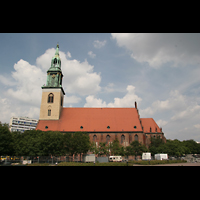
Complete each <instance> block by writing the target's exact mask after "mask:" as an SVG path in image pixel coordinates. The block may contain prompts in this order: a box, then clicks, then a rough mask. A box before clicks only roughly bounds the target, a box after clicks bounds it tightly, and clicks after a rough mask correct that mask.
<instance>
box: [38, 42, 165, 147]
mask: <svg viewBox="0 0 200 200" xmlns="http://www.w3.org/2000/svg"><path fill="white" fill-rule="evenodd" d="M62 79H63V74H62V70H61V59H60V56H59V45H57V48H56V52H55V56H54V57H53V58H52V60H51V67H50V68H49V69H48V71H47V82H46V85H44V86H42V100H41V106H40V117H39V121H38V124H37V128H36V129H37V130H42V131H60V132H63V133H73V132H80V131H83V132H87V133H89V137H90V141H91V142H92V141H94V142H95V143H96V145H98V144H99V142H106V143H107V144H108V143H110V142H112V141H113V140H114V139H115V138H118V140H119V142H120V144H121V145H123V146H124V147H126V146H128V145H129V144H130V143H131V142H133V141H135V140H137V141H139V142H141V143H142V144H144V145H146V146H147V147H148V146H149V144H150V138H151V137H160V138H162V139H163V141H164V142H166V138H165V136H164V133H163V131H162V128H160V127H158V125H157V124H156V122H155V121H154V119H153V118H140V115H139V110H138V108H137V103H136V102H135V107H134V108H133V107H130V108H76V107H75V108H73V107H67V108H65V107H63V102H64V95H65V92H64V90H63V87H62Z"/></svg>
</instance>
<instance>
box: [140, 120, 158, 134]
mask: <svg viewBox="0 0 200 200" xmlns="http://www.w3.org/2000/svg"><path fill="white" fill-rule="evenodd" d="M140 119H141V122H142V126H143V131H144V133H149V132H152V133H156V132H157V133H161V130H160V128H159V126H158V125H157V124H156V122H155V121H154V119H153V118H140ZM150 127H151V131H150Z"/></svg>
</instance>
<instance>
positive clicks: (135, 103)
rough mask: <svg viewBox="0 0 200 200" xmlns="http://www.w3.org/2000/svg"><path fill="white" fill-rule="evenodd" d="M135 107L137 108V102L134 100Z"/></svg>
mask: <svg viewBox="0 0 200 200" xmlns="http://www.w3.org/2000/svg"><path fill="white" fill-rule="evenodd" d="M135 108H136V109H137V102H136V101H135Z"/></svg>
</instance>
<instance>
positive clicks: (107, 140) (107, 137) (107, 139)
mask: <svg viewBox="0 0 200 200" xmlns="http://www.w3.org/2000/svg"><path fill="white" fill-rule="evenodd" d="M108 142H110V135H107V136H106V144H108Z"/></svg>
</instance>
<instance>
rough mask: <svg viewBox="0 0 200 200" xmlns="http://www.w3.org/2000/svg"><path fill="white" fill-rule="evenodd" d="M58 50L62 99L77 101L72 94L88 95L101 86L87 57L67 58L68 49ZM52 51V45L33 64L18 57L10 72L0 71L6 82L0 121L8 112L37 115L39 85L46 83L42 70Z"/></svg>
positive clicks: (52, 54)
mask: <svg viewBox="0 0 200 200" xmlns="http://www.w3.org/2000/svg"><path fill="white" fill-rule="evenodd" d="M59 53H60V57H61V62H62V65H61V68H62V71H63V74H64V78H63V87H64V90H65V93H66V96H65V101H64V102H65V103H67V104H72V103H78V102H80V100H81V98H80V97H78V96H76V95H92V94H95V93H96V92H98V91H100V90H101V87H100V86H99V84H100V82H101V77H100V74H97V73H96V72H93V69H94V66H92V65H90V64H89V63H88V62H87V60H85V61H84V62H80V61H78V60H76V59H73V60H68V58H70V57H71V54H70V52H67V54H65V53H64V52H62V51H60V52H59ZM54 54H55V49H54V48H51V49H48V50H46V52H45V53H44V54H43V55H41V56H39V57H38V58H37V59H36V65H31V64H30V63H29V62H27V61H25V60H23V59H20V60H19V61H18V62H17V63H15V64H14V71H13V72H12V73H11V74H8V75H6V76H5V77H3V76H2V75H0V79H1V83H2V84H3V85H6V86H7V87H8V86H9V88H7V90H6V91H4V93H3V95H4V96H3V97H1V98H0V101H1V104H2V105H4V106H3V107H2V108H0V112H1V118H0V121H7V122H8V121H9V119H10V117H11V116H28V117H33V118H38V117H39V111H40V103H41V95H42V89H41V86H43V85H44V84H46V78H47V74H46V72H47V70H48V69H49V68H50V65H51V59H52V57H53V56H54ZM69 94H72V95H71V96H70V95H69Z"/></svg>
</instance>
